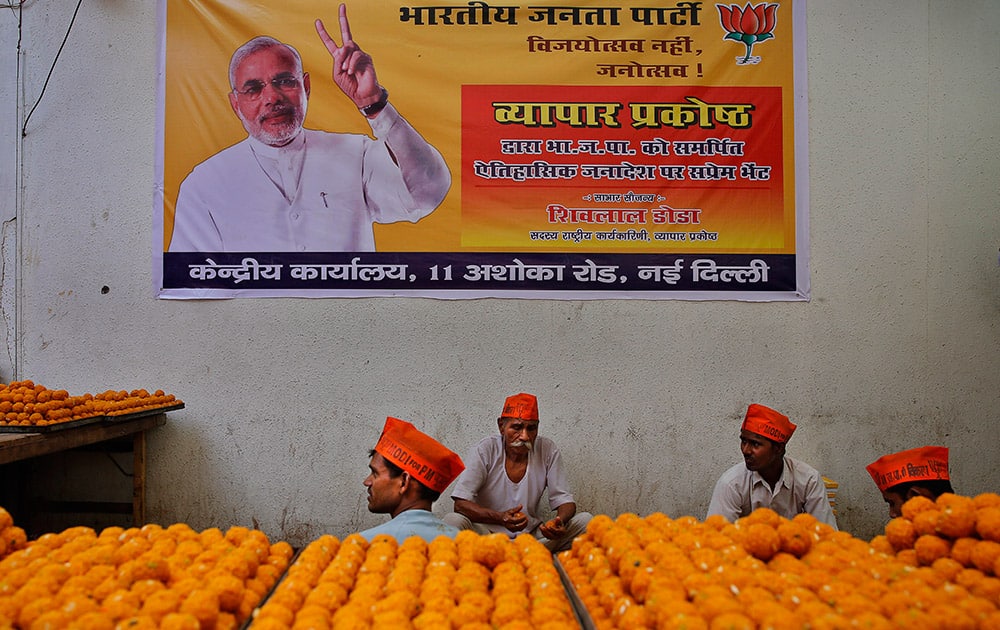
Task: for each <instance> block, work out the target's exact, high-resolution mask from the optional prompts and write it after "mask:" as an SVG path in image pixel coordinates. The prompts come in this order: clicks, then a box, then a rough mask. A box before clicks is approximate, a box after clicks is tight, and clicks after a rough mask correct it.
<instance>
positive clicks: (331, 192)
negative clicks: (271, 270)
mask: <svg viewBox="0 0 1000 630" xmlns="http://www.w3.org/2000/svg"><path fill="white" fill-rule="evenodd" d="M369 122H370V123H371V125H372V131H373V133H374V134H375V136H376V137H377V138H378V139H377V140H372V139H371V138H369V137H368V136H364V135H356V134H343V133H328V132H324V131H315V130H311V129H303V130H302V133H300V134H299V135H298V136H296V137H295V139H294V140H293V141H292V142H291V143H289V144H288V145H286V146H284V147H270V146H267V145H265V144H263V143H261V142H259V141H257V140H254V139H252V138H247V139H246V140H244V141H242V142H240V143H238V144H235V145H233V146H231V147H228V148H226V149H223V150H222V151H220V152H219V153H217V154H215V155H213V156H212V157H210V158H209V159H207V160H205V161H204V162H202V163H201V164H199V165H198V166H196V167H195V168H194V169H193V170H192V171H191V173H190V174H189V175H188V176H187V177H186V178H185V180H184V182H183V183H182V184H181V187H180V193H179V194H178V196H177V206H176V213H175V217H174V231H173V237H172V239H171V242H170V251H171V252H191V251H194V252H310V251H344V252H365V251H368V252H371V251H375V237H374V233H373V231H372V224H373V223H393V222H396V221H411V222H416V221H418V220H419V219H421V218H423V217H424V216H426V215H428V214H430V213H431V212H433V211H434V209H435V208H437V206H438V204H440V203H441V201H442V200H443V199H444V197H445V195H446V194H447V192H448V188H449V187H450V186H451V174H450V173H449V171H448V165H447V164H446V163H445V161H444V158H442V157H441V154H440V153H438V151H437V150H436V149H435V148H434V147H432V146H431V145H429V144H428V143H427V142H426V141H425V140H424V139H423V138H422V137H421V136H420V134H418V133H417V131H416V130H415V129H413V127H411V126H410V124H409V123H408V122H406V120H405V119H404V118H403V117H402V116H400V115H399V114H398V113H397V112H396V110H395V109H393V107H392V106H391V105H387V106H386V108H385V109H383V110H382V112H381V113H380V114H379V115H378V116H377V117H375V118H374V119H371V120H369ZM390 151H391V154H390ZM394 158H395V159H394Z"/></svg>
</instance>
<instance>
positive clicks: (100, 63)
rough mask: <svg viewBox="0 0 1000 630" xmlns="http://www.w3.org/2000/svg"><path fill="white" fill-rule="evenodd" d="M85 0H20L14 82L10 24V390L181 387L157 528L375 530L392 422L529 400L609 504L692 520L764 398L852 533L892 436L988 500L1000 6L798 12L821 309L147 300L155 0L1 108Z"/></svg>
mask: <svg viewBox="0 0 1000 630" xmlns="http://www.w3.org/2000/svg"><path fill="white" fill-rule="evenodd" d="M75 4H76V3H73V2H46V3H26V4H25V5H24V7H23V9H22V13H21V17H22V18H23V22H24V24H23V32H22V35H21V36H22V46H23V49H24V52H23V57H22V61H23V66H22V71H21V72H22V74H21V81H22V82H23V86H22V85H19V84H18V83H17V82H16V80H15V77H14V76H13V73H14V71H15V65H14V59H15V54H16V42H17V24H16V17H15V16H16V14H15V12H14V11H11V10H4V11H2V12H0V36H2V55H0V59H2V61H0V68H2V70H0V96H2V97H3V98H2V104H0V110H2V112H3V115H2V116H0V120H2V121H3V122H2V123H0V124H2V130H3V131H2V134H0V151H2V153H3V162H2V166H0V169H2V170H0V173H2V175H0V185H2V186H3V188H2V193H3V194H2V196H0V212H2V214H3V218H4V220H5V224H4V230H3V232H2V236H3V243H2V252H3V260H4V261H5V262H7V264H6V265H5V266H4V269H3V275H2V281H3V298H4V299H3V306H4V308H3V310H2V315H3V317H4V326H3V327H2V329H3V330H4V331H5V332H6V334H7V339H6V342H7V350H8V352H7V356H6V357H4V359H3V361H0V377H2V379H3V380H5V381H6V380H10V379H11V378H33V379H35V380H36V381H38V382H41V383H43V384H46V385H48V386H50V387H62V388H66V389H69V390H70V391H71V392H73V393H83V392H99V391H103V390H105V389H108V388H115V389H121V388H125V389H132V388H136V387H146V388H162V389H164V390H167V391H168V392H171V393H174V394H176V395H177V396H179V397H180V398H182V399H183V400H184V401H185V403H186V408H185V409H184V410H181V411H177V412H173V413H171V414H169V416H168V423H167V425H166V426H165V427H162V428H160V429H157V430H156V431H155V432H154V433H153V434H152V435H151V442H150V451H149V458H150V471H149V483H150V487H149V495H148V502H149V516H150V518H151V520H153V521H156V522H161V523H169V522H174V521H186V522H188V523H190V524H191V525H193V526H195V527H208V526H213V525H214V526H220V527H226V526H229V525H233V524H245V525H256V526H259V527H261V528H263V529H264V530H265V531H266V532H268V534H270V535H271V536H274V537H280V538H284V539H287V540H289V541H291V542H292V543H293V544H301V543H303V542H305V541H307V540H309V539H312V538H314V537H316V536H317V535H319V534H321V533H325V532H329V533H333V534H335V535H338V536H342V535H346V534H347V533H348V532H350V531H354V530H356V529H359V528H362V527H367V526H371V525H373V524H376V523H378V522H380V521H381V520H382V519H383V518H384V517H381V516H373V515H370V514H368V513H367V511H366V508H365V500H364V492H363V488H362V486H361V481H362V479H363V477H364V476H365V474H366V466H367V452H368V449H369V448H371V446H372V445H373V443H374V441H375V440H376V438H377V436H378V433H379V431H380V429H381V426H382V423H383V421H384V419H385V417H386V416H387V415H396V416H398V417H401V418H404V419H407V420H410V421H413V422H415V423H416V424H418V426H420V427H421V428H423V429H425V430H427V431H429V432H431V433H433V434H435V435H436V436H438V437H439V438H440V439H442V441H444V442H445V443H446V444H449V445H451V446H452V447H453V448H455V449H456V450H459V451H460V452H463V453H464V451H465V450H466V448H467V447H468V446H469V445H471V444H472V443H474V442H475V441H476V440H477V439H478V438H479V437H481V436H482V435H484V434H486V433H487V432H490V431H492V430H495V429H494V427H495V422H494V419H495V418H496V416H497V414H498V411H499V409H500V405H501V403H502V401H503V398H504V396H506V395H508V394H511V393H516V392H518V391H530V392H534V393H536V394H537V395H538V396H539V399H540V409H541V414H542V431H544V432H545V433H546V434H548V435H550V436H551V437H553V438H555V439H556V440H557V441H558V443H559V444H561V445H562V447H563V449H564V454H565V456H566V459H567V460H568V461H569V463H570V473H571V481H572V482H573V483H574V485H575V490H576V494H577V499H578V502H579V503H580V504H581V506H582V507H583V508H586V509H588V510H590V511H592V512H595V513H608V514H612V515H614V514H618V513H620V512H624V511H632V512H637V513H640V514H646V513H649V512H651V511H656V510H659V511H664V512H666V513H667V514H669V515H671V516H680V515H683V514H694V515H696V516H699V517H701V516H703V515H704V510H705V509H706V507H707V504H708V498H709V495H710V493H711V489H712V486H713V484H714V481H715V479H716V478H717V477H718V475H719V474H720V473H721V472H722V471H723V470H724V469H725V468H726V467H728V466H730V465H732V464H734V463H736V462H737V461H739V460H738V458H739V453H738V443H737V439H736V435H737V430H738V426H739V422H740V419H741V418H742V414H743V412H744V410H745V408H746V405H747V404H748V403H750V402H761V403H764V404H767V405H770V406H773V407H776V408H778V409H780V410H782V411H784V412H786V413H788V414H789V415H790V416H791V417H792V418H793V420H794V421H795V422H797V423H798V424H799V427H800V428H799V430H798V432H797V433H796V435H795V437H794V438H793V440H792V442H791V443H790V445H789V453H790V454H791V455H793V456H797V457H800V458H802V459H804V460H806V461H808V462H810V463H812V464H813V465H815V466H816V467H818V468H820V469H821V470H822V472H824V473H825V474H826V475H828V476H830V477H832V478H834V479H836V480H838V481H839V482H840V483H841V488H840V494H839V503H840V508H841V509H840V515H841V519H840V520H841V526H842V528H844V529H848V530H850V531H852V532H853V533H855V534H856V535H859V536H863V537H870V536H872V535H874V534H875V533H878V532H879V531H880V529H881V527H882V525H883V524H884V521H885V518H886V516H885V514H886V510H885V508H884V506H883V504H882V502H881V500H880V497H879V496H878V494H877V492H876V491H875V488H874V485H873V484H872V482H871V480H870V479H869V478H868V476H867V473H865V471H864V466H865V464H867V463H869V462H871V461H872V460H874V459H875V458H876V457H878V456H879V455H882V454H884V453H886V452H889V451H895V450H899V449H903V448H909V447H913V446H918V445H922V444H928V443H935V444H938V443H939V444H945V445H948V446H950V447H951V452H952V460H953V461H952V474H953V478H954V479H955V480H956V486H957V488H958V489H959V490H960V491H962V492H964V493H968V494H974V493H978V492H982V491H987V490H991V491H996V490H1000V483H998V482H1000V475H998V468H1000V440H998V439H997V428H998V424H1000V422H998V420H1000V325H998V324H1000V269H998V262H997V252H998V246H1000V220H998V218H1000V214H998V207H997V199H998V192H1000V191H998V182H1000V157H998V150H997V148H998V147H1000V137H998V131H1000V123H998V122H997V116H996V112H997V105H996V103H997V97H998V96H1000V94H998V86H1000V63H998V61H1000V32H998V31H1000V3H997V2H994V1H993V0H978V1H976V0H967V1H964V2H948V3H940V2H929V1H917V0H894V1H886V0H854V1H839V2H829V1H820V0H814V1H813V2H811V3H810V4H809V6H808V31H809V44H808V46H809V47H808V56H809V68H808V71H809V118H810V125H809V136H810V149H809V159H810V188H811V212H810V222H811V246H810V253H811V260H812V263H811V265H812V301H811V302H808V303H777V304H754V303H733V302H704V303H698V302H680V301H667V302H649V301H595V302H558V301H516V300H494V299H485V300H476V301H459V302H451V301H435V300H426V299H388V298H386V299H355V300H293V299H273V300H233V301H219V302H180V301H157V300H155V299H153V297H152V292H151V285H152V281H151V278H150V267H151V265H150V251H151V246H152V245H151V243H152V240H153V237H152V232H151V230H152V227H151V223H152V221H151V209H150V208H151V196H152V185H151V182H152V181H153V153H154V150H153V133H154V123H155V77H154V73H155V41H156V23H155V22H156V15H155V2H154V0H141V1H140V0H132V1H128V2H126V1H122V0H99V1H97V2H85V3H83V5H82V8H81V10H80V14H79V16H78V18H77V21H76V25H75V27H74V29H73V31H72V33H71V34H70V37H69V40H68V42H67V45H66V50H65V51H64V52H63V55H62V57H61V58H60V60H59V63H58V64H57V65H56V68H55V71H54V73H53V75H52V80H51V82H50V84H49V86H48V90H47V92H46V94H45V97H44V99H43V100H42V102H41V104H40V105H39V107H38V108H37V110H36V111H35V113H34V114H33V116H32V118H31V120H30V121H29V124H28V126H27V134H26V136H25V137H24V138H23V141H22V140H21V139H20V138H18V135H19V134H18V133H17V131H16V129H17V128H18V127H19V126H20V124H19V123H17V124H16V125H12V124H11V122H10V121H11V120H12V119H16V120H20V119H21V118H22V117H23V115H24V113H25V110H26V109H28V108H30V107H31V106H32V105H33V104H34V102H35V100H36V98H37V96H38V94H39V91H40V90H41V86H42V84H43V82H44V80H45V76H46V74H47V72H48V70H49V66H50V64H51V62H52V59H53V57H54V55H55V52H56V50H57V49H58V47H59V44H60V42H61V40H62V37H63V34H64V33H65V29H66V26H67V25H68V24H69V20H70V18H71V16H72V12H73V9H74V7H75ZM18 90H23V97H24V99H25V102H24V103H23V104H22V107H21V108H20V109H16V108H15V103H14V99H13V98H12V95H14V94H15V93H16V92H17V91H18ZM12 134H13V137H12ZM18 142H23V144H22V145H20V146H21V150H22V152H21V155H20V158H21V162H20V163H19V166H20V171H19V172H18V175H19V176H20V179H19V180H18V179H15V177H14V176H13V175H12V173H13V172H14V170H13V169H14V165H15V164H18V162H17V161H16V155H15V154H16V150H17V147H18V146H19V145H18ZM14 216H16V221H15V222H14V224H15V225H16V230H12V229H11V227H10V226H9V225H8V224H7V220H8V219H10V218H11V217H14ZM14 247H16V249H13V248H14ZM11 252H15V253H14V254H12V253H11ZM15 264H16V268H13V269H12V268H11V267H13V266H14V265H15ZM18 280H19V281H20V283H21V284H20V289H19V290H17V289H16V284H15V283H16V282H17V281H18ZM104 288H106V290H104ZM15 303H16V306H17V309H16V312H17V313H19V316H17V317H15V310H14V309H12V305H13V304H15ZM15 370H16V372H17V373H16V374H15V373H12V372H13V371H15ZM448 503H449V502H448V501H443V502H441V503H439V504H438V509H444V508H445V507H447V506H448V505H447V504H448Z"/></svg>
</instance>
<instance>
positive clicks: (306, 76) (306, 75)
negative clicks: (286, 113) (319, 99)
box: [302, 72, 312, 99]
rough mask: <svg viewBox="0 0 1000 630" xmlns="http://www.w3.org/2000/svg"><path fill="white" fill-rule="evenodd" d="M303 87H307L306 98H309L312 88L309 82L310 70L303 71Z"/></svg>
mask: <svg viewBox="0 0 1000 630" xmlns="http://www.w3.org/2000/svg"><path fill="white" fill-rule="evenodd" d="M302 87H303V89H305V91H306V98H307V99H308V98H309V92H310V89H311V88H312V86H311V85H310V83H309V73H308V72H303V73H302Z"/></svg>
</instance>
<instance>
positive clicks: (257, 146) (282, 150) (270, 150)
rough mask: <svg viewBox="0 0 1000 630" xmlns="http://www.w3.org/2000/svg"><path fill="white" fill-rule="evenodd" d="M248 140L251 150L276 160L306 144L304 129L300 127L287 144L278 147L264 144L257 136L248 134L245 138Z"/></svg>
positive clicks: (299, 149)
mask: <svg viewBox="0 0 1000 630" xmlns="http://www.w3.org/2000/svg"><path fill="white" fill-rule="evenodd" d="M247 139H248V140H249V141H250V148H251V149H253V152H254V153H256V154H257V155H259V156H262V157H267V158H270V159H272V160H278V159H281V158H283V157H288V156H290V155H294V154H296V153H299V152H301V151H302V149H304V148H305V146H306V134H305V132H304V130H302V129H300V130H299V133H297V134H296V135H295V137H294V138H292V141H291V142H289V143H288V144H286V145H284V146H280V147H272V146H271V145H269V144H264V143H263V142H261V141H260V140H258V139H257V138H254V137H253V136H250V137H248V138H247Z"/></svg>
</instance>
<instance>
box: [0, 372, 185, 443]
mask: <svg viewBox="0 0 1000 630" xmlns="http://www.w3.org/2000/svg"><path fill="white" fill-rule="evenodd" d="M183 407H184V403H183V402H182V401H180V400H178V399H177V397H176V396H174V395H173V394H165V393H164V392H163V390H159V389H158V390H156V391H155V392H153V393H150V392H149V391H147V390H145V389H134V390H132V391H125V390H107V391H105V392H102V393H99V394H90V393H87V394H80V395H71V394H70V393H69V392H68V391H66V390H65V389H49V388H48V387H46V386H44V385H41V384H38V383H35V382H34V381H30V380H23V381H12V382H10V383H7V384H5V385H2V386H0V433H46V432H50V431H60V430H64V429H71V428H74V427H79V426H83V425H88V424H93V423H96V422H114V421H121V420H127V419H131V418H135V417H139V416H143V415H149V414H153V413H162V412H165V411H173V410H175V409H181V408H183Z"/></svg>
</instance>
